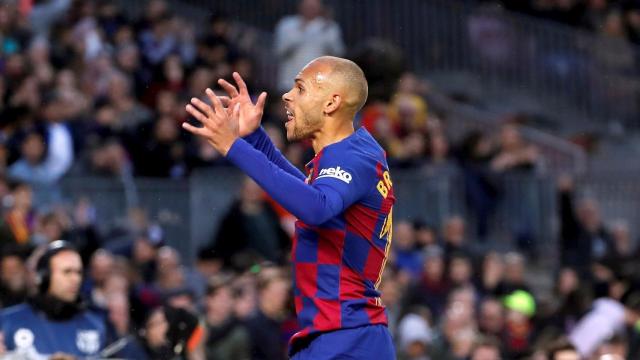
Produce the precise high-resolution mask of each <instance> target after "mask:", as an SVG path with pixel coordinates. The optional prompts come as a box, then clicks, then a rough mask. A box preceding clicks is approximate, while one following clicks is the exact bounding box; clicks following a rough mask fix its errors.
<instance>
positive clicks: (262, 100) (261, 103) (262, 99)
mask: <svg viewBox="0 0 640 360" xmlns="http://www.w3.org/2000/svg"><path fill="white" fill-rule="evenodd" d="M266 102H267V93H266V92H264V91H263V92H262V93H261V94H260V96H258V101H256V108H257V109H258V111H260V112H263V111H264V104H265V103H266Z"/></svg>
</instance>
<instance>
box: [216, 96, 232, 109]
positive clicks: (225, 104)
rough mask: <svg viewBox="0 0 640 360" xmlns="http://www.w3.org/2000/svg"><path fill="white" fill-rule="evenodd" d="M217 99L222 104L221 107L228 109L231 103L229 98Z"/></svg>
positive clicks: (221, 97)
mask: <svg viewBox="0 0 640 360" xmlns="http://www.w3.org/2000/svg"><path fill="white" fill-rule="evenodd" d="M218 99H220V102H221V103H222V105H223V106H224V107H229V103H230V102H231V98H230V97H228V96H218Z"/></svg>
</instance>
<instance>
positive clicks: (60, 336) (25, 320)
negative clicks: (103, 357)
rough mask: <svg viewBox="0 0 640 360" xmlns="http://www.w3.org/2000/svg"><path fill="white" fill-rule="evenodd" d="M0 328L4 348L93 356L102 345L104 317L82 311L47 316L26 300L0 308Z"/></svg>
mask: <svg viewBox="0 0 640 360" xmlns="http://www.w3.org/2000/svg"><path fill="white" fill-rule="evenodd" d="M0 331H2V333H3V334H4V342H5V346H6V347H7V351H12V352H13V351H15V352H16V353H22V352H24V353H34V352H36V353H37V354H39V355H52V354H54V353H56V352H63V353H66V354H69V355H75V356H78V357H82V358H84V357H87V356H95V355H97V354H98V353H99V352H100V350H102V349H103V348H104V347H105V346H106V341H107V340H106V325H105V322H104V320H103V319H102V318H101V317H99V316H98V315H96V314H93V313H91V312H89V311H83V312H81V313H79V314H77V315H76V316H74V317H73V318H71V319H69V320H65V321H53V320H49V319H47V317H46V315H45V314H44V313H42V312H38V311H35V310H34V309H33V307H32V306H31V305H29V304H20V305H16V306H12V307H9V308H7V309H4V310H2V311H0Z"/></svg>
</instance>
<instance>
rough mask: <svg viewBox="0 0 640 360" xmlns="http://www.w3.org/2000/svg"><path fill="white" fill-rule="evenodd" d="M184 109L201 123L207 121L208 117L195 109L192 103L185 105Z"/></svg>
mask: <svg viewBox="0 0 640 360" xmlns="http://www.w3.org/2000/svg"><path fill="white" fill-rule="evenodd" d="M186 110H187V112H188V113H189V114H190V115H191V116H193V117H194V118H195V119H196V120H198V121H200V122H201V123H203V124H206V123H208V122H209V118H207V116H206V115H205V114H203V113H201V112H200V111H198V109H196V108H195V107H194V106H193V105H191V104H188V105H187V107H186Z"/></svg>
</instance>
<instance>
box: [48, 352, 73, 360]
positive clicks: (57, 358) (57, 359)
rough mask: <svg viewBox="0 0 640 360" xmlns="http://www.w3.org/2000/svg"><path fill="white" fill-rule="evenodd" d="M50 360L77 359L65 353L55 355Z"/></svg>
mask: <svg viewBox="0 0 640 360" xmlns="http://www.w3.org/2000/svg"><path fill="white" fill-rule="evenodd" d="M49 360H76V357H75V356H73V355H69V354H65V353H55V354H53V355H51V357H50V358H49Z"/></svg>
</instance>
